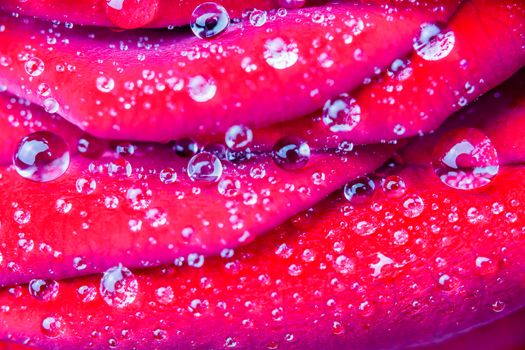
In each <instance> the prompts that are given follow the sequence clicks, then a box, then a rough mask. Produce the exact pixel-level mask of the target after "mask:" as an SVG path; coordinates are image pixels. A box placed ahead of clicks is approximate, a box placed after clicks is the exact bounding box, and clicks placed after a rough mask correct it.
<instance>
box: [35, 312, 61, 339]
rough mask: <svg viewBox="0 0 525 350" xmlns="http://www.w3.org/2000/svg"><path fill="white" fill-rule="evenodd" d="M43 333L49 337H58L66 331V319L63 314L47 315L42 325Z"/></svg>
mask: <svg viewBox="0 0 525 350" xmlns="http://www.w3.org/2000/svg"><path fill="white" fill-rule="evenodd" d="M40 330H41V331H42V334H44V335H45V336H46V337H49V338H56V337H58V336H60V335H61V334H62V333H64V319H63V318H62V317H61V316H57V315H53V316H47V317H45V318H44V319H43V320H42V323H41V325H40Z"/></svg>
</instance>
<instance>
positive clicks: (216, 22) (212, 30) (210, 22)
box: [190, 2, 230, 39]
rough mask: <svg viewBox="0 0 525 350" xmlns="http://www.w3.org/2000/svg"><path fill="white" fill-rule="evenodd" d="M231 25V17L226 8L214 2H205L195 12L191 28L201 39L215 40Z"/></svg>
mask: <svg viewBox="0 0 525 350" xmlns="http://www.w3.org/2000/svg"><path fill="white" fill-rule="evenodd" d="M229 25H230V16H229V15H228V12H227V11H226V9H225V8H224V7H222V6H221V5H219V4H216V3H214V2H205V3H202V4H200V5H199V6H197V7H196V8H195V10H193V13H192V14H191V22H190V28H191V30H192V32H193V34H195V35H196V36H197V37H199V38H201V39H209V38H213V37H215V36H217V35H219V34H221V33H222V32H224V31H225V30H226V29H227V28H228V26H229Z"/></svg>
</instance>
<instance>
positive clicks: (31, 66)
mask: <svg viewBox="0 0 525 350" xmlns="http://www.w3.org/2000/svg"><path fill="white" fill-rule="evenodd" d="M44 68H45V66H44V62H43V61H42V60H41V59H40V58H38V57H31V58H30V59H28V60H27V61H26V62H25V63H24V69H25V71H26V73H27V74H29V75H30V76H32V77H38V76H39V75H41V74H42V73H43V72H44Z"/></svg>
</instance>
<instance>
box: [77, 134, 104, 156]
mask: <svg viewBox="0 0 525 350" xmlns="http://www.w3.org/2000/svg"><path fill="white" fill-rule="evenodd" d="M105 148H106V145H105V144H104V141H102V140H99V139H97V138H95V137H93V136H91V135H87V134H84V135H82V136H81V137H80V138H79V139H78V141H77V150H78V153H80V154H81V155H83V156H84V157H86V158H92V159H97V158H99V157H100V156H102V154H103V153H104V151H105Z"/></svg>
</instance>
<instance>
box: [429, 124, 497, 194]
mask: <svg viewBox="0 0 525 350" xmlns="http://www.w3.org/2000/svg"><path fill="white" fill-rule="evenodd" d="M433 159H434V161H433V162H432V165H433V167H434V172H435V173H436V174H437V176H439V179H440V180H441V181H442V182H443V183H444V184H445V185H447V186H450V187H452V188H455V189H459V190H473V189H477V188H480V187H483V186H486V185H488V184H489V183H490V182H491V181H492V180H493V178H494V177H495V176H496V175H497V174H498V171H499V159H498V154H497V152H496V149H495V148H494V146H493V144H492V142H491V141H490V139H489V138H488V137H487V136H486V135H485V134H484V133H483V132H481V131H479V130H477V129H472V128H468V129H457V130H454V131H452V132H450V133H448V134H446V135H445V136H444V137H443V138H442V139H441V140H440V142H439V143H438V144H437V145H436V146H435V148H434V153H433Z"/></svg>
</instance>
